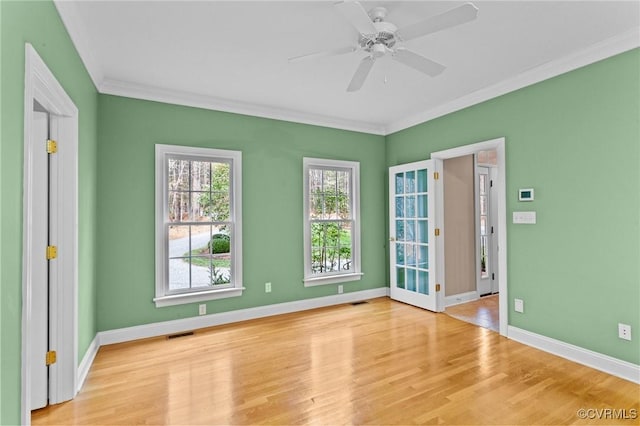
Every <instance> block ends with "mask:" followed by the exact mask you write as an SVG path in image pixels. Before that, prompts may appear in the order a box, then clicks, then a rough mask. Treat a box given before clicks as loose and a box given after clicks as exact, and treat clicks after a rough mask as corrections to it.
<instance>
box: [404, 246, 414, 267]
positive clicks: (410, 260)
mask: <svg viewBox="0 0 640 426" xmlns="http://www.w3.org/2000/svg"><path fill="white" fill-rule="evenodd" d="M404 251H405V256H406V259H407V266H416V246H415V245H413V244H407V245H406V246H405V248H404Z"/></svg>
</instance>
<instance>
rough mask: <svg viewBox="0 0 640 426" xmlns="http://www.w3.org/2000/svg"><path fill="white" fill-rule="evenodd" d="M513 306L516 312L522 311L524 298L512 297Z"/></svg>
mask: <svg viewBox="0 0 640 426" xmlns="http://www.w3.org/2000/svg"><path fill="white" fill-rule="evenodd" d="M513 303H514V307H513V309H514V310H515V311H516V312H520V313H521V314H522V313H524V300H522V299H513Z"/></svg>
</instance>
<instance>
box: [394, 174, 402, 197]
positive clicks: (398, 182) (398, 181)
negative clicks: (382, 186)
mask: <svg viewBox="0 0 640 426" xmlns="http://www.w3.org/2000/svg"><path fill="white" fill-rule="evenodd" d="M402 193H404V173H396V194H402Z"/></svg>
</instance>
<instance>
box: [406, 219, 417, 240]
mask: <svg viewBox="0 0 640 426" xmlns="http://www.w3.org/2000/svg"><path fill="white" fill-rule="evenodd" d="M415 229H416V221H415V220H407V221H406V222H405V228H404V234H405V239H406V240H407V241H415V240H416V231H415Z"/></svg>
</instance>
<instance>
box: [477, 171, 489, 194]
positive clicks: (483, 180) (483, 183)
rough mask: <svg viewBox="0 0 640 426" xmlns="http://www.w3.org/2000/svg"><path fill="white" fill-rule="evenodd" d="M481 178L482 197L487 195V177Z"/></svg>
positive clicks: (482, 176)
mask: <svg viewBox="0 0 640 426" xmlns="http://www.w3.org/2000/svg"><path fill="white" fill-rule="evenodd" d="M479 178H480V179H479V182H478V184H479V186H480V195H485V194H486V193H487V175H479Z"/></svg>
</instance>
